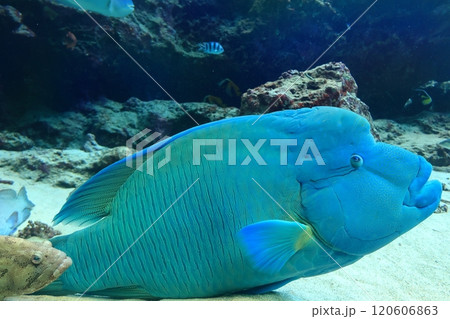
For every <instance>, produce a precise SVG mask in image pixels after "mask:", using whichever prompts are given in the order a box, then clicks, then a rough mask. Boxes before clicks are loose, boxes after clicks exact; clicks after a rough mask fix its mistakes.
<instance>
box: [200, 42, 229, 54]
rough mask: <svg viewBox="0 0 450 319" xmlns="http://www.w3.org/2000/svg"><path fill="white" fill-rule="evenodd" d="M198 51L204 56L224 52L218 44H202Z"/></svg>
mask: <svg viewBox="0 0 450 319" xmlns="http://www.w3.org/2000/svg"><path fill="white" fill-rule="evenodd" d="M198 50H199V51H201V52H203V53H206V54H222V53H223V51H224V50H223V47H222V46H221V45H220V43H219V42H202V43H200V44H199V45H198Z"/></svg>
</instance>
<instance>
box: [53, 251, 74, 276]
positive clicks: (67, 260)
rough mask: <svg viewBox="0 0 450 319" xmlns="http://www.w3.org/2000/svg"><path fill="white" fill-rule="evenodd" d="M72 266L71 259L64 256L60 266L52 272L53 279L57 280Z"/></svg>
mask: <svg viewBox="0 0 450 319" xmlns="http://www.w3.org/2000/svg"><path fill="white" fill-rule="evenodd" d="M70 266H72V259H71V258H70V257H69V256H65V257H64V259H63V261H62V262H61V264H60V265H59V266H58V268H56V270H55V271H54V272H53V278H55V279H57V278H58V277H59V276H61V275H62V273H63V272H65V271H66V270H67V268H69V267H70Z"/></svg>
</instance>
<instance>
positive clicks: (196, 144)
mask: <svg viewBox="0 0 450 319" xmlns="http://www.w3.org/2000/svg"><path fill="white" fill-rule="evenodd" d="M256 119H257V117H256V116H244V117H239V118H233V119H227V120H223V121H219V122H215V123H210V124H206V125H202V126H199V127H196V128H193V129H190V130H188V131H185V132H182V133H180V134H178V135H175V136H173V137H171V138H170V139H168V140H165V141H163V142H160V143H159V144H157V145H155V146H153V147H150V148H149V149H146V150H144V151H143V152H140V153H138V154H137V155H134V156H133V157H130V158H128V159H124V160H122V161H120V162H117V163H115V164H113V165H112V166H110V167H108V168H106V169H104V170H103V171H101V172H100V173H98V174H97V175H95V176H94V177H93V178H91V179H90V180H89V181H88V182H86V183H85V184H84V185H83V186H81V187H80V188H79V189H78V190H77V191H76V192H74V193H73V194H72V195H71V197H70V198H69V200H68V201H67V203H66V204H65V205H64V207H63V208H62V210H61V211H60V213H59V214H58V215H57V216H56V217H55V221H56V222H57V223H59V222H61V221H64V222H72V221H73V222H81V223H86V222H96V223H95V224H93V225H91V226H89V227H87V228H84V229H82V230H80V231H78V232H75V233H73V234H69V235H66V236H61V237H57V238H54V239H53V240H52V241H53V244H54V246H55V248H57V249H60V250H63V251H65V252H66V253H67V254H68V255H69V256H70V257H71V258H72V260H73V266H72V267H71V268H70V269H69V270H67V271H66V272H65V273H64V274H63V275H62V277H61V278H60V280H59V281H58V283H57V284H53V286H49V288H48V289H47V290H46V291H45V293H58V290H59V291H60V293H67V292H78V293H82V292H85V291H86V290H88V291H87V293H94V294H100V295H101V294H103V295H110V296H116V297H143V298H192V297H210V296H217V295H223V294H229V293H234V292H249V293H256V292H266V291H271V290H273V289H276V288H278V287H280V286H282V285H284V284H286V283H288V282H289V281H292V280H294V279H297V278H300V277H306V276H313V275H318V274H322V273H326V272H329V271H332V270H335V269H338V268H339V267H340V266H345V265H348V264H350V263H353V262H355V261H357V260H358V259H360V258H361V257H362V256H364V255H365V254H368V253H371V252H373V251H375V250H376V249H378V248H380V247H382V246H384V245H386V244H387V243H389V242H390V241H392V240H393V239H394V238H396V237H398V236H400V235H401V234H402V233H404V232H406V231H408V230H409V229H411V228H412V227H414V226H415V225H417V224H418V223H420V222H421V221H422V220H424V219H425V218H427V217H428V216H429V215H430V214H431V213H432V212H433V211H434V209H435V208H436V207H437V205H438V202H439V200H440V194H441V185H440V183H439V182H437V181H431V182H427V180H428V177H429V175H430V173H431V165H430V164H428V163H427V162H426V161H425V160H424V159H423V158H422V157H420V156H417V155H414V154H412V153H410V152H408V151H406V150H403V149H401V148H399V147H395V146H391V145H387V144H383V143H376V142H375V141H374V139H373V137H372V136H371V135H370V131H369V129H370V128H369V124H368V122H367V121H366V120H365V119H363V118H362V117H360V116H358V115H356V114H354V113H352V112H350V111H346V110H342V109H337V108H331V107H318V108H313V109H302V110H297V111H283V112H276V113H272V114H269V115H264V116H262V117H261V118H260V119H259V121H257V122H256V123H255V124H254V125H252V123H254V122H255V120H256ZM222 146H223V147H222ZM150 154H152V155H153V156H152V157H149V155H150ZM168 159H170V160H168ZM131 164H132V165H131ZM150 164H152V165H150ZM132 167H134V168H132ZM136 167H137V168H138V169H136ZM336 262H337V263H339V265H338V264H337V263H336Z"/></svg>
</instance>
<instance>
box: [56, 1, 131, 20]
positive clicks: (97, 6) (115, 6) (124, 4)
mask: <svg viewBox="0 0 450 319" xmlns="http://www.w3.org/2000/svg"><path fill="white" fill-rule="evenodd" d="M48 1H50V2H53V3H56V4H61V5H64V6H67V7H71V8H75V9H78V10H83V9H84V10H87V11H92V12H95V13H99V14H102V15H104V16H107V17H115V18H122V17H125V16H127V15H129V14H130V13H132V12H133V11H134V4H133V1H132V0H76V2H75V1H74V0H48Z"/></svg>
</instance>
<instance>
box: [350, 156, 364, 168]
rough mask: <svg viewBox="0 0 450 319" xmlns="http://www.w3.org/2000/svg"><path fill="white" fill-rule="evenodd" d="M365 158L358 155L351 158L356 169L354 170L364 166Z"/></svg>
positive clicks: (351, 162)
mask: <svg viewBox="0 0 450 319" xmlns="http://www.w3.org/2000/svg"><path fill="white" fill-rule="evenodd" d="M363 162H364V161H363V158H362V157H361V156H359V155H357V154H353V155H352V157H350V164H351V165H352V166H353V167H354V168H358V167H361V166H362V164H363Z"/></svg>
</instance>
